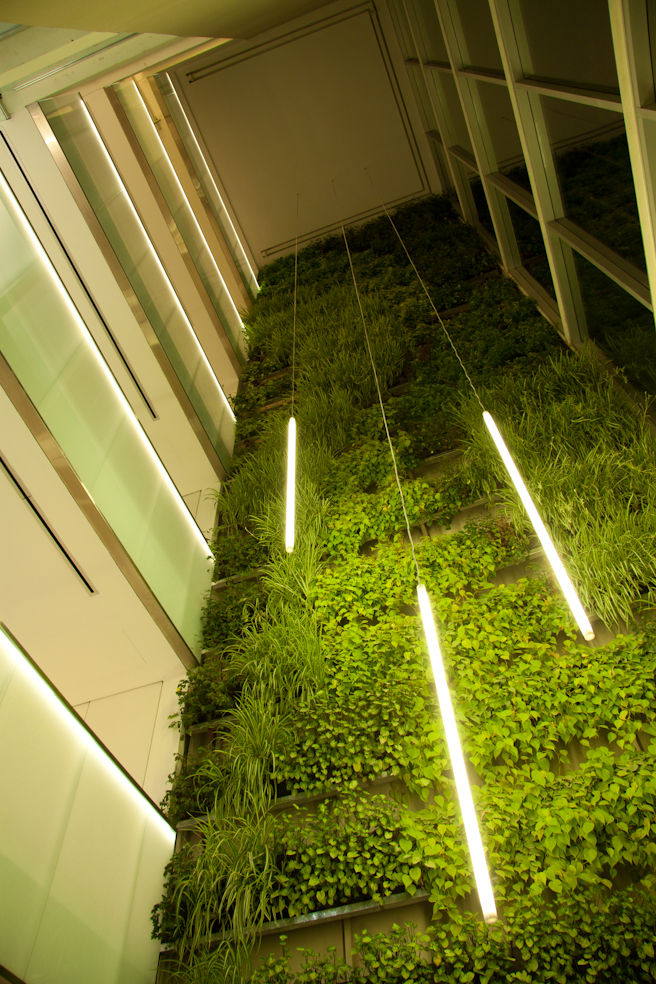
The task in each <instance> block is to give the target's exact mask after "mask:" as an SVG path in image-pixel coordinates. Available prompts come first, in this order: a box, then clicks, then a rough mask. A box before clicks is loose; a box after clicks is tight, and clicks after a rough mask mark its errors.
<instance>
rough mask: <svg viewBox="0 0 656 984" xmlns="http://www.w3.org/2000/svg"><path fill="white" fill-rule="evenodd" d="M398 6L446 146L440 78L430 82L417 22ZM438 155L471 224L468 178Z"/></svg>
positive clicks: (449, 130)
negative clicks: (466, 179)
mask: <svg viewBox="0 0 656 984" xmlns="http://www.w3.org/2000/svg"><path fill="white" fill-rule="evenodd" d="M410 3H412V0H410ZM401 7H402V9H403V14H404V16H405V19H406V22H407V25H408V31H409V33H410V38H411V40H412V44H413V45H414V49H415V53H416V56H417V60H418V63H419V70H420V72H421V77H422V81H423V84H424V89H425V91H426V95H427V96H428V101H429V104H430V107H431V110H432V112H433V119H434V122H435V128H436V130H437V132H438V133H439V135H440V138H441V140H442V146H443V147H448V146H449V144H450V143H452V142H453V141H452V140H451V139H449V138H450V137H452V136H453V130H454V128H453V123H452V121H451V114H450V112H449V109H448V105H447V102H446V99H445V97H444V91H443V89H442V84H441V82H440V81H439V78H438V77H436V76H435V75H433V76H432V78H431V84H430V85H429V81H428V76H427V74H426V66H425V64H424V58H423V55H422V52H421V47H420V45H419V42H418V39H417V29H416V24H415V23H414V21H413V19H412V17H411V14H410V11H409V10H408V3H406V0H401ZM413 9H414V8H413ZM436 103H437V104H436ZM441 156H442V157H443V159H444V161H445V163H446V167H447V169H448V173H449V177H450V179H451V184H452V186H453V188H454V190H455V193H456V196H457V198H458V204H459V205H460V211H461V213H462V217H463V218H464V220H465V221H466V222H469V223H470V224H471V225H474V224H475V223H476V222H477V221H478V216H477V213H476V206H475V204H474V198H473V195H472V191H471V187H470V185H469V182H468V181H465V180H463V176H462V172H461V170H460V168H459V167H456V166H455V165H454V162H453V161H452V160H451V157H450V155H449V154H442V155H441Z"/></svg>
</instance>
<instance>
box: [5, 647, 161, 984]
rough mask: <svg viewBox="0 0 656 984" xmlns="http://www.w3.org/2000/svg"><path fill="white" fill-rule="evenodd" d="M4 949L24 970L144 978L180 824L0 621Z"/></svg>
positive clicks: (78, 978)
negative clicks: (129, 773) (159, 807)
mask: <svg viewBox="0 0 656 984" xmlns="http://www.w3.org/2000/svg"><path fill="white" fill-rule="evenodd" d="M0 743H1V745H2V748H3V749H4V750H5V754H4V755H3V756H2V757H1V758H0V788H1V789H2V799H1V800H0V884H2V891H0V952H1V953H2V963H3V965H4V966H5V967H6V968H7V969H8V970H9V971H10V972H11V973H12V974H14V975H16V976H17V977H19V978H20V979H23V980H26V981H48V982H49V984H89V982H91V981H93V982H94V984H96V982H97V984H117V982H118V981H123V982H125V984H128V982H130V984H149V982H152V981H153V980H154V979H155V970H156V963H157V951H158V947H157V944H156V943H155V942H153V941H152V940H151V939H150V933H149V932H148V922H149V913H150V909H151V907H152V906H153V904H154V903H155V902H156V901H157V900H158V897H159V896H160V894H161V889H162V880H163V878H162V874H163V868H164V865H165V864H166V862H167V860H168V859H169V857H170V856H171V850H172V848H173V842H174V832H173V830H172V829H171V828H170V827H169V826H168V825H167V824H166V823H165V822H164V820H163V819H162V817H160V816H159V814H158V813H157V812H156V811H155V810H154V809H153V808H152V806H150V805H149V804H148V803H147V802H146V800H145V799H144V798H143V797H142V796H141V794H140V793H139V792H138V791H137V790H136V789H135V788H134V786H133V785H132V784H131V783H130V782H129V781H128V779H127V778H126V777H125V775H124V774H123V773H121V772H120V770H119V769H118V768H117V767H116V766H115V765H114V763H113V762H111V761H110V760H109V758H108V756H107V755H106V753H105V752H103V751H102V750H101V749H100V748H99V747H98V745H97V744H96V742H95V741H94V740H93V738H92V737H91V736H90V735H89V734H88V732H87V731H86V730H85V729H84V728H83V727H82V725H81V724H80V723H79V722H78V721H77V719H76V718H75V717H74V716H73V714H72V713H71V712H70V710H69V709H68V708H67V707H66V706H65V705H64V703H63V702H62V701H61V700H60V699H59V698H58V697H57V696H55V694H54V693H53V691H52V690H51V688H50V687H49V685H48V684H47V683H46V682H45V681H44V680H43V679H42V678H41V677H40V676H39V674H38V673H37V672H36V671H35V669H34V668H33V667H32V665H31V664H30V663H29V662H28V660H26V659H25V657H24V655H23V653H21V652H20V650H19V649H18V648H17V647H16V646H15V645H14V643H13V642H12V640H11V639H9V637H8V636H7V635H6V634H5V633H4V632H3V631H2V629H0Z"/></svg>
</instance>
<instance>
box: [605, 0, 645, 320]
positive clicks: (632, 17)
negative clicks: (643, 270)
mask: <svg viewBox="0 0 656 984" xmlns="http://www.w3.org/2000/svg"><path fill="white" fill-rule="evenodd" d="M608 8H609V13H610V26H611V34H612V38H613V49H614V52H615V62H616V65H617V77H618V79H619V84H620V96H621V98H622V106H623V107H624V126H625V129H626V139H627V143H628V147H629V155H630V157H631V170H632V171H633V183H634V187H635V196H636V202H637V206H638V215H639V217H640V228H641V230H642V242H643V246H644V251H645V261H646V264H647V276H648V280H649V285H650V287H651V294H652V296H653V293H654V287H655V286H656V189H655V187H654V178H653V170H654V168H655V167H656V152H654V151H653V150H652V149H651V148H650V142H649V140H648V138H647V133H646V130H645V127H646V126H649V115H650V114H649V113H648V112H647V113H645V112H644V111H641V109H642V107H650V106H651V105H652V104H653V102H654V77H653V65H652V60H651V52H650V48H649V24H648V21H647V10H646V6H644V5H638V4H636V3H633V2H629V0H609V3H608ZM655 125H656V124H655ZM643 303H644V302H643Z"/></svg>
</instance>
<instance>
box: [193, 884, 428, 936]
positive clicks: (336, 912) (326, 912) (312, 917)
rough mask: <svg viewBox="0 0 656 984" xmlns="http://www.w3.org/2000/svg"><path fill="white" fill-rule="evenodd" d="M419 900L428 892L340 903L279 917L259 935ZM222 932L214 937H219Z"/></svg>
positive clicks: (382, 909)
mask: <svg viewBox="0 0 656 984" xmlns="http://www.w3.org/2000/svg"><path fill="white" fill-rule="evenodd" d="M417 902H428V892H415V894H414V895H408V893H407V892H398V893H397V894H396V895H389V896H388V897H387V898H386V899H383V900H382V902H374V901H372V900H369V901H367V902H350V903H349V904H348V905H338V906H336V907H335V908H334V909H319V910H318V911H317V912H308V913H307V914H306V915H303V916H294V918H293V919H278V920H277V921H276V922H270V923H264V925H263V926H261V927H260V930H259V933H258V934H257V935H258V936H271V935H273V934H277V933H284V932H285V930H288V929H300V928H301V927H303V926H311V925H314V924H316V923H330V922H337V921H338V920H340V919H350V918H351V917H352V916H365V915H367V914H368V913H370V912H383V911H385V910H386V909H403V908H405V907H406V906H408V905H415V904H416V903H417ZM219 936H220V934H218V935H217V936H216V937H212V939H213V940H214V939H218V938H219Z"/></svg>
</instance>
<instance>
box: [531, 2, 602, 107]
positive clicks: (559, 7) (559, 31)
mask: <svg viewBox="0 0 656 984" xmlns="http://www.w3.org/2000/svg"><path fill="white" fill-rule="evenodd" d="M521 7H522V14H523V17H524V24H525V29H526V35H527V40H528V45H529V57H530V61H531V64H528V65H524V72H525V74H526V75H527V76H529V77H534V78H538V79H544V80H553V81H558V82H571V83H573V84H574V85H576V86H579V87H583V88H585V87H589V88H593V89H599V90H602V91H603V90H608V91H612V92H619V88H618V84H617V71H616V68H615V56H614V54H613V42H612V37H611V31H610V20H609V16H608V4H607V3H600V2H599V0H576V2H575V3H572V2H571V0H549V2H548V3H536V2H535V0H521Z"/></svg>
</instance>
